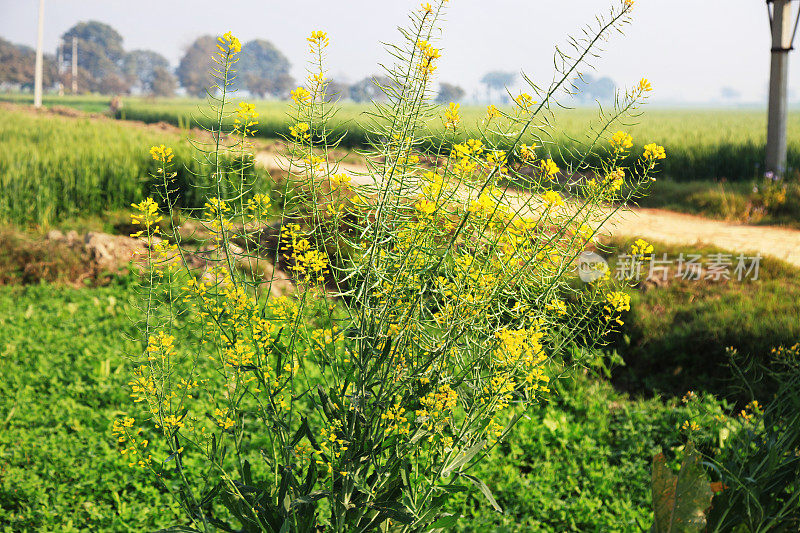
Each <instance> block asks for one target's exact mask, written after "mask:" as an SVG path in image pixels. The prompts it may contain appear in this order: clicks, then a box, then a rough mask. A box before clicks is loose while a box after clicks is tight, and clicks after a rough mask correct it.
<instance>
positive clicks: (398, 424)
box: [381, 403, 410, 435]
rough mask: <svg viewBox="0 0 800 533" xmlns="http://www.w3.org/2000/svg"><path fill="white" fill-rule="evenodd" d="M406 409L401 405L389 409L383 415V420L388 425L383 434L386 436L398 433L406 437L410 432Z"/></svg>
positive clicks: (397, 404)
mask: <svg viewBox="0 0 800 533" xmlns="http://www.w3.org/2000/svg"><path fill="white" fill-rule="evenodd" d="M405 412H406V410H405V408H404V407H401V406H400V404H399V403H396V404H394V405H393V406H391V407H389V409H387V410H386V412H385V413H382V414H381V420H383V421H384V422H385V423H386V427H384V429H383V432H384V433H385V434H387V435H388V434H390V433H398V434H400V435H405V434H406V433H408V432H409V430H410V428H409V425H408V418H406V416H405Z"/></svg>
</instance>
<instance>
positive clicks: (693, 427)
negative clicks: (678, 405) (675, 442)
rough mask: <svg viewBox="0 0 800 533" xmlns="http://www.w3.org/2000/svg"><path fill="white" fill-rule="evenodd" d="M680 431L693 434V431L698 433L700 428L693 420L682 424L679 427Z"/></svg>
mask: <svg viewBox="0 0 800 533" xmlns="http://www.w3.org/2000/svg"><path fill="white" fill-rule="evenodd" d="M681 429H682V430H684V431H689V432H694V431H699V430H700V426H699V425H698V424H697V422H695V421H694V420H692V421H691V422H689V421H688V420H686V421H684V422H683V425H682V426H681Z"/></svg>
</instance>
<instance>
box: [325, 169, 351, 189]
mask: <svg viewBox="0 0 800 533" xmlns="http://www.w3.org/2000/svg"><path fill="white" fill-rule="evenodd" d="M328 179H329V180H330V181H331V183H332V184H333V185H336V186H337V187H341V186H342V185H345V186H347V185H349V184H350V182H351V181H352V179H351V178H350V176H348V175H347V174H345V173H343V172H342V173H339V174H333V175H332V176H330V177H329V178H328Z"/></svg>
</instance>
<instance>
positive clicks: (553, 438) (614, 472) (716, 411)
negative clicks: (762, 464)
mask: <svg viewBox="0 0 800 533" xmlns="http://www.w3.org/2000/svg"><path fill="white" fill-rule="evenodd" d="M598 356H599V357H603V354H601V353H598ZM725 409H726V406H725V404H724V402H723V403H720V402H719V401H718V400H716V399H715V398H714V397H713V396H710V395H698V396H697V397H696V398H695V399H694V400H692V401H689V402H681V401H678V400H677V399H670V400H667V401H662V400H660V399H649V400H644V399H633V398H630V397H628V396H627V395H625V394H622V393H619V392H617V391H615V390H614V388H613V387H612V386H611V385H610V384H609V383H608V382H605V381H603V380H599V379H597V378H596V377H593V376H590V375H586V374H585V373H583V372H580V371H579V372H574V373H570V374H569V375H567V376H565V377H563V378H562V379H560V380H559V381H558V382H557V383H555V387H554V394H553V396H552V398H551V399H550V401H548V403H547V404H546V405H545V406H543V407H542V408H541V409H537V410H533V411H531V412H529V414H528V416H526V417H525V418H523V419H522V420H520V422H519V423H518V426H517V429H516V431H515V433H514V434H513V436H512V437H511V438H509V439H508V440H507V441H505V442H504V443H502V444H500V445H498V446H497V447H496V448H495V449H493V450H492V452H491V453H490V454H489V456H488V458H487V461H486V462H485V463H481V464H480V465H478V466H477V467H476V468H475V469H474V470H472V471H471V472H472V473H473V474H474V475H476V476H477V477H479V478H481V479H483V480H485V482H486V483H487V485H489V486H490V487H492V491H493V493H494V496H495V497H496V498H497V501H498V503H499V505H500V506H501V507H502V508H503V511H504V512H503V514H502V515H499V514H497V513H494V512H492V511H491V509H489V508H487V507H486V506H485V505H483V503H482V501H481V500H482V498H483V497H482V496H481V495H480V494H479V493H477V491H472V492H470V494H468V495H467V496H465V497H462V498H461V499H460V501H461V502H462V503H461V507H460V508H459V509H458V510H457V512H458V513H460V514H461V515H463V517H462V518H460V519H459V520H458V528H457V530H458V531H463V532H476V533H479V532H484V531H508V532H511V531H542V532H544V531H548V532H565V531H576V532H585V531H597V532H604V531H641V530H644V529H646V528H649V527H650V524H652V521H653V518H652V516H653V515H652V506H651V491H650V484H651V474H650V460H651V457H652V455H653V454H654V453H655V451H656V450H657V449H658V448H659V447H660V446H661V445H662V444H663V445H664V446H665V448H666V449H667V450H668V454H669V456H670V457H673V456H674V454H675V453H676V451H677V450H680V449H681V447H682V446H683V444H684V442H685V439H686V436H687V432H686V431H684V430H681V426H682V425H683V423H684V421H686V420H691V421H695V422H696V423H697V424H698V425H699V427H700V429H699V430H698V431H695V432H693V434H692V438H693V439H695V440H697V441H698V442H701V443H702V447H703V449H704V450H707V451H709V452H713V451H714V450H717V449H718V448H719V442H720V430H721V429H722V426H721V425H720V424H719V423H717V422H716V421H715V418H714V417H715V416H717V417H719V416H720V415H721V414H722V413H723V412H724V410H725ZM723 434H724V431H723Z"/></svg>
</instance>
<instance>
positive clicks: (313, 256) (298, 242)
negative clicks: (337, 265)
mask: <svg viewBox="0 0 800 533" xmlns="http://www.w3.org/2000/svg"><path fill="white" fill-rule="evenodd" d="M281 240H282V241H283V242H284V246H286V247H287V248H288V249H290V250H291V258H292V259H293V260H294V265H292V270H293V271H294V272H295V273H297V275H298V276H300V277H301V279H304V280H306V281H310V282H312V283H323V282H324V281H325V274H326V273H327V272H328V257H327V256H326V255H325V253H324V252H321V251H319V250H314V249H312V248H311V243H310V242H309V241H308V239H307V238H305V237H304V236H303V233H302V231H301V230H300V225H299V224H287V226H286V233H285V234H284V235H283V236H282V237H281Z"/></svg>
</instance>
